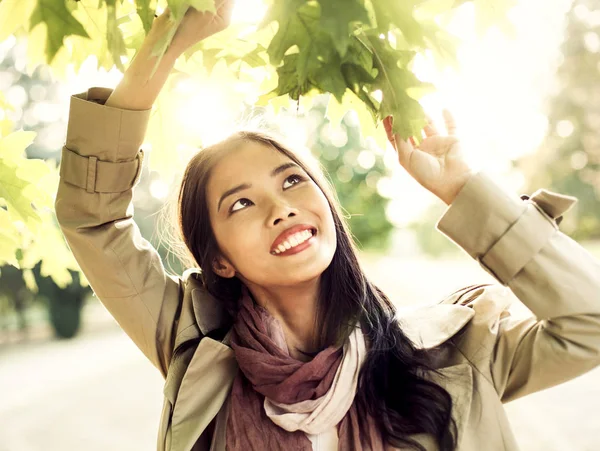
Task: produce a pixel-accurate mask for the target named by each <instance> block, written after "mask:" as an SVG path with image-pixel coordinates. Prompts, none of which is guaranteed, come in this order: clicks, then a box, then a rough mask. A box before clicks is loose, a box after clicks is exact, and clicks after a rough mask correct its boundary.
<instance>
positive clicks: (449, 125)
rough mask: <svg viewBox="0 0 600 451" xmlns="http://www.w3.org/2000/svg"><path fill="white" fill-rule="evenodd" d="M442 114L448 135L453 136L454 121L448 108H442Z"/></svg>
mask: <svg viewBox="0 0 600 451" xmlns="http://www.w3.org/2000/svg"><path fill="white" fill-rule="evenodd" d="M442 115H443V116H444V122H445V124H446V130H447V131H448V135H450V136H453V135H455V134H456V122H455V121H454V117H453V116H452V113H450V111H449V110H447V109H444V110H443V111H442Z"/></svg>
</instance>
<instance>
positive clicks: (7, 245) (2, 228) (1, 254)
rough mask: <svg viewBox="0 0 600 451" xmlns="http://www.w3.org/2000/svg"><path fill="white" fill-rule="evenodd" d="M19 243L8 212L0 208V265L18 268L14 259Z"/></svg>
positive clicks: (16, 230)
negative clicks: (7, 264) (6, 264)
mask: <svg viewBox="0 0 600 451" xmlns="http://www.w3.org/2000/svg"><path fill="white" fill-rule="evenodd" d="M0 164H1V163H0ZM19 241H20V240H19V231H18V229H17V228H16V227H15V225H14V223H13V222H12V219H11V217H10V216H9V214H8V211H6V210H5V209H4V208H2V207H0V265H3V264H5V263H9V264H11V265H13V266H15V267H19V263H18V261H17V259H16V257H15V255H16V253H17V250H18V249H19V247H20V244H19Z"/></svg>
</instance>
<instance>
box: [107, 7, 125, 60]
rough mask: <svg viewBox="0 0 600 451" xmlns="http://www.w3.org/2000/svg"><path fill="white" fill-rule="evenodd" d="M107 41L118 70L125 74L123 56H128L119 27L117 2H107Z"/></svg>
mask: <svg viewBox="0 0 600 451" xmlns="http://www.w3.org/2000/svg"><path fill="white" fill-rule="evenodd" d="M106 40H107V42H108V50H109V51H110V53H111V55H112V57H113V60H114V62H115V65H116V66H117V69H119V70H120V71H121V72H125V67H124V66H123V62H122V61H121V56H127V47H126V46H125V41H124V39H123V33H121V29H120V28H119V26H118V25H117V8H116V0H106Z"/></svg>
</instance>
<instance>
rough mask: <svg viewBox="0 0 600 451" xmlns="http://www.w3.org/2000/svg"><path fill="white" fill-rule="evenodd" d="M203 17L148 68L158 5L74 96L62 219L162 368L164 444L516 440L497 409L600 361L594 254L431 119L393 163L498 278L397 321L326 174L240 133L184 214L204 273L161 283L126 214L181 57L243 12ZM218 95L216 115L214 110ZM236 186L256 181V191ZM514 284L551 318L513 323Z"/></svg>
mask: <svg viewBox="0 0 600 451" xmlns="http://www.w3.org/2000/svg"><path fill="white" fill-rule="evenodd" d="M231 6H232V2H231V1H230V0H225V1H224V2H223V3H222V4H221V6H220V7H219V8H218V12H217V14H216V15H214V16H213V15H212V14H209V13H204V14H201V13H199V12H197V11H195V10H193V9H191V10H189V11H188V13H187V14H186V16H185V18H184V20H183V22H182V23H181V25H180V27H179V29H178V31H177V33H176V35H175V37H174V40H173V43H172V45H171V47H170V48H169V50H168V51H167V53H166V55H165V56H164V58H163V59H162V61H161V63H160V65H159V67H158V70H157V72H156V74H155V75H154V76H153V77H152V78H150V76H149V75H150V73H151V71H152V69H153V66H154V63H155V61H156V60H155V59H154V58H151V57H149V55H150V52H151V49H152V47H153V45H154V43H155V42H156V40H157V38H158V37H160V36H162V35H163V34H164V30H165V27H166V25H167V24H166V20H167V18H168V14H169V11H168V10H167V11H165V13H164V14H162V15H161V16H160V17H158V18H157V19H156V20H155V22H154V24H153V27H152V31H151V32H150V33H149V34H148V36H147V38H146V40H145V42H144V44H143V46H142V48H141V49H140V51H139V54H138V55H137V56H136V58H135V59H134V61H133V62H132V64H131V67H129V69H128V70H127V71H126V73H125V76H124V78H123V80H122V81H121V82H120V84H119V85H118V86H117V88H116V89H114V91H113V90H111V89H106V88H90V89H89V90H88V92H86V93H81V94H77V95H74V96H73V97H72V100H71V109H70V117H69V127H68V133H67V140H66V144H65V147H64V148H63V156H62V162H61V171H60V174H61V181H60V186H59V189H58V194H57V198H56V212H57V217H58V219H59V222H60V225H61V227H62V230H63V232H64V235H65V237H66V239H67V241H68V243H69V245H70V247H71V249H72V251H73V253H74V255H75V257H76V258H77V260H78V262H79V264H80V265H81V268H82V270H83V271H84V273H85V274H86V276H87V278H88V279H89V281H90V283H91V286H92V288H93V289H94V291H95V293H96V295H97V296H98V298H99V299H100V300H101V301H102V302H103V303H104V305H105V306H106V307H107V309H108V310H109V311H110V312H111V314H112V315H113V316H114V317H115V318H116V320H117V321H118V322H119V324H120V325H121V327H122V328H123V329H124V331H125V332H126V333H127V334H128V335H129V336H130V337H131V339H132V340H133V341H134V342H135V343H136V345H137V346H138V347H139V348H140V349H141V350H142V352H144V353H145V355H146V356H147V357H148V358H149V359H150V361H152V363H153V364H154V365H155V366H156V367H157V368H158V369H159V370H160V371H161V373H162V374H163V376H164V377H165V378H166V382H165V388H164V394H165V401H164V408H163V413H162V419H161V425H160V430H159V436H158V449H159V450H176V451H183V450H190V449H194V450H209V449H210V450H223V449H227V450H244V451H245V450H337V449H341V450H383V449H386V450H387V449H390V450H391V449H421V450H437V449H440V450H451V449H460V450H467V451H471V450H472V451H475V450H477V451H479V450H482V449H485V450H515V449H517V444H516V443H515V440H514V437H513V435H512V433H511V431H510V427H509V423H508V420H507V418H506V416H505V414H504V409H503V406H502V403H504V402H508V401H511V400H513V399H516V398H518V397H521V396H524V395H527V394H529V393H533V392H535V391H539V390H542V389H544V388H547V387H551V386H553V385H556V384H559V383H561V382H564V381H566V380H569V379H572V378H573V377H575V376H577V375H580V374H582V373H584V372H586V371H588V370H590V369H592V368H594V367H595V366H597V365H598V364H599V363H600V264H599V262H598V261H597V260H596V259H594V258H593V257H592V256H591V255H590V254H589V253H587V252H586V251H585V250H584V249H583V248H582V247H581V246H580V245H578V244H577V243H576V242H574V241H573V240H571V239H570V238H568V237H567V236H565V235H564V234H563V233H561V232H560V231H559V230H558V223H559V222H560V219H561V215H562V214H563V213H564V212H565V211H566V210H567V209H568V208H569V207H570V206H571V205H572V204H573V203H574V202H576V200H577V199H575V198H573V197H570V196H563V195H560V194H556V193H551V192H549V191H546V190H538V191H537V192H536V193H535V194H534V195H533V196H532V197H531V198H530V199H529V198H527V196H523V198H521V199H519V197H517V196H514V195H512V194H509V193H506V192H505V191H503V190H502V189H501V188H500V187H499V186H498V185H497V184H495V183H494V182H493V181H492V179H491V178H490V177H489V176H487V175H486V174H485V173H482V172H478V173H476V172H475V171H473V170H471V168H470V167H469V166H468V165H467V164H466V162H465V161H464V159H463V158H462V155H461V152H460V146H459V143H458V140H457V138H456V137H455V136H454V125H453V122H452V118H451V116H450V115H449V114H446V116H445V120H446V127H447V129H448V132H449V136H442V135H440V133H439V132H438V131H437V129H436V128H435V126H434V125H433V124H432V123H430V124H429V125H428V126H427V127H425V129H424V133H425V135H426V139H424V140H423V142H422V143H421V145H420V147H415V146H414V142H406V141H403V140H401V139H400V138H399V137H398V136H394V135H393V134H392V133H391V131H390V130H391V123H390V119H389V118H387V119H386V120H385V121H384V125H385V127H386V130H387V133H388V138H389V139H390V142H391V143H392V144H393V145H394V147H395V149H396V150H397V152H398V156H399V162H400V164H401V165H402V166H403V167H404V169H405V170H406V171H407V172H408V173H409V174H411V176H413V177H414V178H415V179H416V180H417V181H418V182H419V183H420V184H421V185H422V186H424V187H425V188H427V189H428V190H430V191H431V192H432V193H433V194H435V195H436V196H438V197H439V198H440V199H442V200H443V201H444V202H445V203H446V204H447V205H449V208H448V210H447V211H446V212H445V214H444V215H443V217H442V218H441V219H440V221H439V223H438V225H437V227H438V229H439V230H440V231H442V232H443V233H444V234H446V235H447V236H448V237H449V238H451V239H452V240H454V241H455V242H456V243H457V244H458V245H460V246H461V247H462V248H463V249H464V250H465V251H466V252H468V253H469V255H471V256H472V257H473V258H475V259H477V260H478V261H479V263H480V264H481V265H482V267H483V268H485V269H486V270H487V271H489V272H490V274H492V275H493V276H494V277H495V278H496V279H497V280H498V281H499V284H483V285H478V286H471V287H465V288H464V289H461V290H459V291H457V292H456V293H452V294H451V295H449V296H448V297H447V298H446V299H444V300H443V301H442V302H441V303H439V304H437V305H435V304H434V305H431V306H429V307H426V308H422V309H418V310H414V311H412V312H411V313H405V314H403V315H399V314H398V313H397V312H396V311H395V309H394V307H393V304H392V303H391V302H390V301H389V300H388V298H387V297H386V296H385V294H384V293H383V292H381V291H380V290H379V289H378V288H377V287H376V286H374V285H373V284H372V283H371V282H370V281H369V280H368V279H367V277H366V276H365V274H364V273H363V271H362V269H361V267H360V264H359V262H358V259H357V256H356V250H355V247H354V244H353V242H352V239H351V238H350V233H349V230H348V228H347V225H346V224H345V222H344V221H343V219H342V218H343V216H342V215H341V214H340V207H339V205H338V203H337V200H336V198H335V195H334V194H333V190H332V188H331V186H330V185H328V183H327V182H326V179H325V177H324V176H323V174H322V173H321V172H320V170H319V168H318V166H317V165H315V164H314V162H310V161H305V160H304V159H302V158H300V156H299V155H298V154H297V153H296V152H294V151H293V150H291V147H290V146H288V145H287V144H285V143H284V142H283V141H281V140H279V139H277V138H276V137H274V136H272V135H270V134H266V133H260V132H242V133H236V134H233V135H231V136H230V137H229V138H227V139H226V140H224V141H222V142H220V143H218V144H216V145H214V146H211V147H208V148H205V149H203V150H202V151H201V152H199V153H198V154H197V155H196V156H195V157H194V158H192V159H191V161H190V162H189V164H188V165H187V167H186V170H185V174H184V177H183V181H182V184H181V189H180V192H179V204H178V205H179V217H178V219H179V226H180V232H181V236H182V238H183V240H184V242H185V244H186V247H187V249H188V251H189V253H190V255H191V256H192V257H193V259H194V261H195V263H196V264H197V266H198V267H199V268H200V270H198V269H193V268H191V269H189V270H186V271H185V272H184V274H183V275H182V276H180V277H175V276H171V275H168V274H166V272H165V271H164V268H163V266H162V263H161V260H160V258H159V256H158V254H157V252H156V251H155V250H154V249H153V248H152V246H151V245H150V244H149V243H148V242H147V241H146V240H144V239H143V238H142V237H141V235H140V232H139V229H138V228H137V226H136V224H135V223H134V222H133V220H132V215H133V206H132V202H131V200H132V195H133V187H134V186H135V184H136V183H137V181H138V178H139V174H140V171H141V164H142V157H143V153H142V151H141V150H140V145H141V143H142V142H143V139H144V135H145V132H146V127H147V123H148V118H149V114H150V108H151V106H152V104H153V103H154V101H155V99H156V97H157V95H158V93H159V92H160V89H161V88H162V86H163V84H164V82H165V80H166V78H167V76H168V74H169V72H170V70H171V69H172V67H173V64H174V62H175V60H176V58H177V57H178V56H179V55H180V54H181V53H182V52H183V51H184V50H185V49H187V48H189V47H190V46H192V45H194V44H195V43H197V42H198V41H199V40H201V39H204V38H206V37H207V36H210V35H212V34H214V33H216V32H218V31H220V30H222V29H224V28H225V27H226V26H227V24H228V23H229V17H230V12H231ZM199 107H202V106H199ZM240 184H241V185H240ZM514 295H516V296H517V297H518V298H519V300H521V301H522V302H523V303H525V304H526V305H527V307H529V309H530V310H531V311H533V313H534V314H535V316H531V317H528V318H525V319H516V318H512V317H511V316H510V313H509V311H508V305H509V304H510V302H511V301H512V300H514Z"/></svg>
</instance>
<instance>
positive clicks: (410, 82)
mask: <svg viewBox="0 0 600 451" xmlns="http://www.w3.org/2000/svg"><path fill="white" fill-rule="evenodd" d="M369 42H370V44H371V46H372V48H373V53H374V55H375V57H374V60H373V62H374V64H375V67H376V68H377V70H378V74H377V78H376V80H375V83H373V87H374V88H375V89H380V90H381V92H382V94H383V99H382V102H381V106H380V111H379V113H380V116H379V118H380V119H383V118H385V117H387V116H389V115H391V116H393V117H394V122H393V124H394V125H393V131H394V133H399V134H400V136H401V137H402V138H403V139H407V138H408V137H410V136H416V137H418V138H420V131H421V129H422V128H423V126H424V125H425V124H426V123H427V121H426V119H425V114H424V112H423V109H422V108H421V105H419V103H418V102H417V101H416V100H414V99H413V98H411V97H410V96H409V95H408V94H407V93H406V90H407V89H408V88H415V87H421V86H423V85H424V83H422V82H421V81H419V80H418V79H417V77H416V76H415V75H414V74H413V73H412V72H410V71H408V70H407V69H405V68H402V67H400V65H399V64H398V51H396V50H394V49H393V48H392V47H391V46H390V44H389V42H388V41H387V40H385V39H379V38H378V37H376V36H370V37H369Z"/></svg>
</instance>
